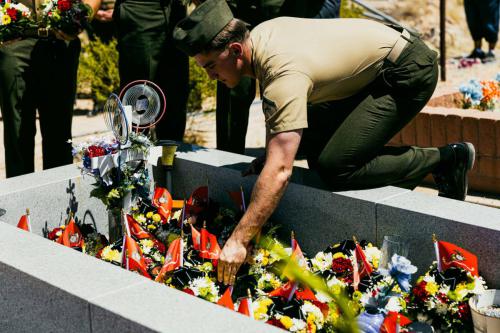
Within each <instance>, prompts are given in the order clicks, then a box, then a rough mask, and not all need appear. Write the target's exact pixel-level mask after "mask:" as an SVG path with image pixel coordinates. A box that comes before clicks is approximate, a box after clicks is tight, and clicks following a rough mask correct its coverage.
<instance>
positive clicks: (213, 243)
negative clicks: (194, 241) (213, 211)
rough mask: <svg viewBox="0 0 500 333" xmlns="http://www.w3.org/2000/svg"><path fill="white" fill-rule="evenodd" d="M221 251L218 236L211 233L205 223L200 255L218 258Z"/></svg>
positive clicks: (205, 257)
mask: <svg viewBox="0 0 500 333" xmlns="http://www.w3.org/2000/svg"><path fill="white" fill-rule="evenodd" d="M221 251H222V250H221V248H220V246H219V243H218V242H217V237H216V236H215V235H214V234H211V233H209V232H208V231H207V229H206V228H205V225H204V226H203V228H202V229H201V233H200V257H202V258H204V259H212V260H217V259H219V255H220V253H221Z"/></svg>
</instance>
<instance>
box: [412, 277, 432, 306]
mask: <svg viewBox="0 0 500 333" xmlns="http://www.w3.org/2000/svg"><path fill="white" fill-rule="evenodd" d="M426 285H427V282H425V281H422V282H420V283H419V284H417V285H416V286H415V287H414V288H413V296H414V297H415V300H416V301H418V302H422V303H423V302H425V301H426V300H427V298H428V297H429V294H427V291H426V290H425V286H426Z"/></svg>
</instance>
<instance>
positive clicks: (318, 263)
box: [311, 252, 333, 272]
mask: <svg viewBox="0 0 500 333" xmlns="http://www.w3.org/2000/svg"><path fill="white" fill-rule="evenodd" d="M332 260H333V254H331V253H324V252H318V253H317V254H316V256H315V257H314V258H313V259H311V264H312V268H313V271H321V272H324V271H326V270H327V269H329V268H330V267H331V266H332Z"/></svg>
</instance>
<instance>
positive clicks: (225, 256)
mask: <svg viewBox="0 0 500 333" xmlns="http://www.w3.org/2000/svg"><path fill="white" fill-rule="evenodd" d="M246 257H247V248H246V246H245V245H244V244H243V243H241V242H239V241H237V240H234V239H232V238H229V239H228V240H227V242H226V244H225V245H224V248H223V249H222V252H221V254H220V256H219V263H218V266H217V279H218V280H219V282H222V283H224V284H227V285H233V284H234V280H235V279H236V274H237V273H238V270H239V269H240V267H241V265H242V264H243V263H244V262H245V259H246Z"/></svg>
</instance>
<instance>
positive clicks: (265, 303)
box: [261, 298, 273, 307]
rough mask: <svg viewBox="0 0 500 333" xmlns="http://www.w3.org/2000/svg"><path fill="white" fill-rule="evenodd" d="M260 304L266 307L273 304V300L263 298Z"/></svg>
mask: <svg viewBox="0 0 500 333" xmlns="http://www.w3.org/2000/svg"><path fill="white" fill-rule="evenodd" d="M261 304H264V305H265V306H266V307H267V306H269V305H271V304H273V300H272V299H270V298H265V299H263V300H262V301H261Z"/></svg>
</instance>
